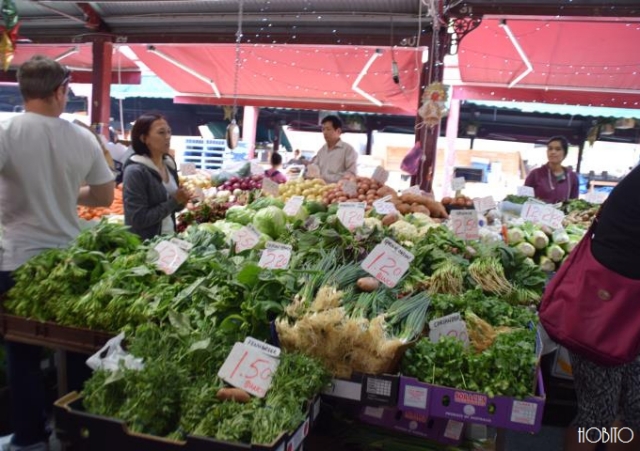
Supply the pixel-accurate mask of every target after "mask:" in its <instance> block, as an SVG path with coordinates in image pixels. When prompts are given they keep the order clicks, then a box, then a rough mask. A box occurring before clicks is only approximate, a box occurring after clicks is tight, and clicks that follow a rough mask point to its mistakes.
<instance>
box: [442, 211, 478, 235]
mask: <svg viewBox="0 0 640 451" xmlns="http://www.w3.org/2000/svg"><path fill="white" fill-rule="evenodd" d="M449 219H450V221H451V222H450V227H451V230H453V233H455V234H456V236H457V237H460V238H462V239H463V240H477V239H478V238H480V232H479V229H478V213H476V211H475V210H452V211H451V213H450V214H449Z"/></svg>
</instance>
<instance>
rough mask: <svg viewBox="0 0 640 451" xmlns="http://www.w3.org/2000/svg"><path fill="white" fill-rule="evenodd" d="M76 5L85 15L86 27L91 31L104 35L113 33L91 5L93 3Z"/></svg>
mask: <svg viewBox="0 0 640 451" xmlns="http://www.w3.org/2000/svg"><path fill="white" fill-rule="evenodd" d="M76 5H77V6H78V8H80V11H82V13H83V14H84V20H85V22H84V24H85V27H87V28H89V29H90V30H93V31H98V32H103V33H108V32H110V31H111V29H110V28H109V25H107V23H106V22H105V21H104V20H102V17H101V16H100V14H99V13H98V11H96V9H95V8H94V7H93V6H92V5H91V3H88V2H79V3H76Z"/></svg>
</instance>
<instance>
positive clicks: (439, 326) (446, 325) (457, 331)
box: [429, 313, 469, 346]
mask: <svg viewBox="0 0 640 451" xmlns="http://www.w3.org/2000/svg"><path fill="white" fill-rule="evenodd" d="M442 337H454V338H457V339H459V340H460V341H462V342H463V343H464V344H465V346H466V345H468V344H469V332H467V325H466V323H465V322H464V321H463V320H462V318H461V316H460V313H452V314H451V315H447V316H443V317H441V318H437V319H434V320H432V321H429V339H430V340H431V341H432V342H433V343H437V342H438V341H439V340H440V338H442Z"/></svg>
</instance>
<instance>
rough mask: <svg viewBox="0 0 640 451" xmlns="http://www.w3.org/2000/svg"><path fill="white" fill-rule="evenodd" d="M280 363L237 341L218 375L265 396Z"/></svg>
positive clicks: (255, 394) (246, 389) (231, 382)
mask: <svg viewBox="0 0 640 451" xmlns="http://www.w3.org/2000/svg"><path fill="white" fill-rule="evenodd" d="M278 363H280V362H279V360H278V359H276V358H274V357H271V356H270V355H267V354H265V353H264V352H261V351H259V350H257V349H256V348H254V347H252V346H247V345H245V344H244V343H236V344H234V345H233V349H232V350H231V353H230V354H229V355H228V356H227V360H225V361H224V364H223V365H222V367H221V368H220V371H218V377H219V378H221V379H223V380H224V381H226V382H228V383H229V384H231V385H233V386H234V387H237V388H241V389H243V390H244V391H246V392H247V393H251V394H252V395H254V396H257V397H258V398H263V397H264V395H266V394H267V391H268V390H269V387H270V386H271V379H272V377H273V374H274V373H275V372H276V369H277V368H278Z"/></svg>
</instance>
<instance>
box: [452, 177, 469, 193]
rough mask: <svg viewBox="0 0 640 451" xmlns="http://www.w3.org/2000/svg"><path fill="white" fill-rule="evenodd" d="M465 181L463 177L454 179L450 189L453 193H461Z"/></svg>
mask: <svg viewBox="0 0 640 451" xmlns="http://www.w3.org/2000/svg"><path fill="white" fill-rule="evenodd" d="M465 183H466V180H465V179H464V177H456V178H454V179H452V180H451V189H452V190H454V191H462V190H463V189H464V186H465Z"/></svg>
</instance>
